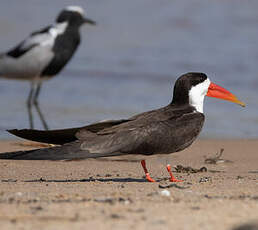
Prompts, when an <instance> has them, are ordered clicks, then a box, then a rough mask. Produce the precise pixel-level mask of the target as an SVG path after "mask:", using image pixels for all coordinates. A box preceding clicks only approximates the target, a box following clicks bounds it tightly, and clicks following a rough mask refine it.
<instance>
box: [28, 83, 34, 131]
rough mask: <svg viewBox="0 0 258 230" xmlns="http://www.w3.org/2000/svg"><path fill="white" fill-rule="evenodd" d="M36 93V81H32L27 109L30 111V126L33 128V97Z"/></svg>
mask: <svg viewBox="0 0 258 230" xmlns="http://www.w3.org/2000/svg"><path fill="white" fill-rule="evenodd" d="M33 94H34V82H32V83H31V88H30V93H29V96H28V99H27V111H28V116H29V123H30V128H31V129H33V128H34V125H33V115H32V110H31V109H32V98H33Z"/></svg>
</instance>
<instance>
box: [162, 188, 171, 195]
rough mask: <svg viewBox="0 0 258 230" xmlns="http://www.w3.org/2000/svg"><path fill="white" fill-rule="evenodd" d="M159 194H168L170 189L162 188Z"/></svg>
mask: <svg viewBox="0 0 258 230" xmlns="http://www.w3.org/2000/svg"><path fill="white" fill-rule="evenodd" d="M160 195H161V196H170V195H171V194H170V191H168V190H167V189H163V190H162V191H160Z"/></svg>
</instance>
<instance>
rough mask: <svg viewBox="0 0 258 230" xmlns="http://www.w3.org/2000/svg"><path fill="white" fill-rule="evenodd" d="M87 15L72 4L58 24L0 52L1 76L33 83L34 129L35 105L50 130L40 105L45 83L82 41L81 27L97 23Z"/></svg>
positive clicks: (31, 116) (29, 108) (31, 99)
mask: <svg viewBox="0 0 258 230" xmlns="http://www.w3.org/2000/svg"><path fill="white" fill-rule="evenodd" d="M84 15H85V12H84V10H83V8H81V7H80V6H68V7H66V8H65V9H63V10H62V11H61V12H60V14H59V15H58V17H57V19H56V22H55V24H53V25H50V26H47V27H45V28H43V29H41V30H38V31H36V32H33V33H32V34H31V35H30V36H29V37H27V38H26V39H25V40H24V41H22V42H21V43H20V44H18V45H17V46H16V47H14V48H13V49H11V50H9V51H8V52H6V53H1V54H0V77H4V78H7V79H14V80H26V81H30V82H31V89H30V92H29V96H28V99H27V110H28V116H29V123H30V128H34V123H33V113H32V108H33V106H35V109H36V111H37V113H38V115H39V118H40V120H41V122H42V125H43V127H44V129H46V130H47V129H48V125H47V123H46V120H45V118H44V116H43V114H42V112H41V110H40V107H39V104H38V97H39V93H40V89H41V85H42V82H43V81H44V80H48V79H50V78H52V77H54V76H55V75H56V74H58V73H59V72H60V71H61V70H62V69H63V68H64V66H65V65H66V64H67V63H68V61H69V60H70V59H71V58H72V56H73V54H74V53H75V51H76V49H77V48H78V46H79V44H80V33H79V29H80V27H81V26H82V25H83V24H86V23H87V24H91V25H95V24H96V23H95V21H93V20H91V19H89V18H86V17H85V16H84Z"/></svg>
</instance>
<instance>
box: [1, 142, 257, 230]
mask: <svg viewBox="0 0 258 230" xmlns="http://www.w3.org/2000/svg"><path fill="white" fill-rule="evenodd" d="M28 143H29V145H28V146H27V144H28ZM30 143H31V142H18V141H2V142H0V151H1V152H6V151H14V150H21V149H30V148H31V146H30ZM34 147H35V146H34ZM221 148H224V149H225V150H224V152H223V155H222V156H221V157H220V158H221V159H222V160H219V161H218V162H217V163H216V164H207V163H205V162H204V160H205V156H206V158H210V157H213V156H215V155H216V153H217V152H219V150H220V149H221ZM169 161H171V164H172V165H173V166H175V165H178V164H180V165H183V166H191V167H192V168H197V169H198V168H201V167H203V166H205V167H206V168H207V169H208V172H197V173H179V172H178V173H177V172H175V173H174V174H175V176H176V177H177V178H182V179H183V180H184V182H181V183H176V184H175V183H170V182H169V181H168V174H167V172H166V170H165V167H164V164H165V160H164V159H163V160H160V159H150V160H149V161H147V166H148V168H149V170H150V172H151V175H152V176H153V177H154V178H155V179H158V180H159V182H157V183H148V182H146V181H145V180H144V179H143V178H142V176H143V171H142V169H141V166H140V164H139V163H138V162H133V161H125V160H124V159H123V160H122V161H113V160H110V159H108V160H104V159H102V160H85V161H71V162H51V161H14V160H10V161H8V160H0V224H1V229H26V230H27V229H48V230H49V229H55V230H56V229H63V230H66V229H71V228H73V230H75V229H94V230H95V229H133V230H136V229H148V230H152V229H186V230H187V229H189V230H197V229H198V230H199V229H205V230H206V229H207V230H209V229H211V230H213V229H214V230H215V229H216V230H224V229H234V228H236V227H237V226H239V225H241V224H245V223H257V221H258V140H201V141H197V142H196V143H194V144H193V146H192V147H190V148H188V149H187V150H185V151H183V152H180V153H176V154H171V157H169ZM163 190H167V191H166V192H162V191H163ZM169 193H170V194H169ZM162 194H163V195H162ZM165 195H168V196H165ZM243 229H246V230H247V229H251V228H248V227H246V228H243ZM253 229H256V228H253ZM257 229H258V228H257Z"/></svg>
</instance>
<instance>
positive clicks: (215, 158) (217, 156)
mask: <svg viewBox="0 0 258 230" xmlns="http://www.w3.org/2000/svg"><path fill="white" fill-rule="evenodd" d="M223 152H224V149H223V148H221V149H220V151H219V152H217V153H216V154H215V156H211V157H206V156H204V158H205V160H204V163H205V164H218V163H233V161H231V160H225V159H222V158H221V157H222V154H223Z"/></svg>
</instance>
